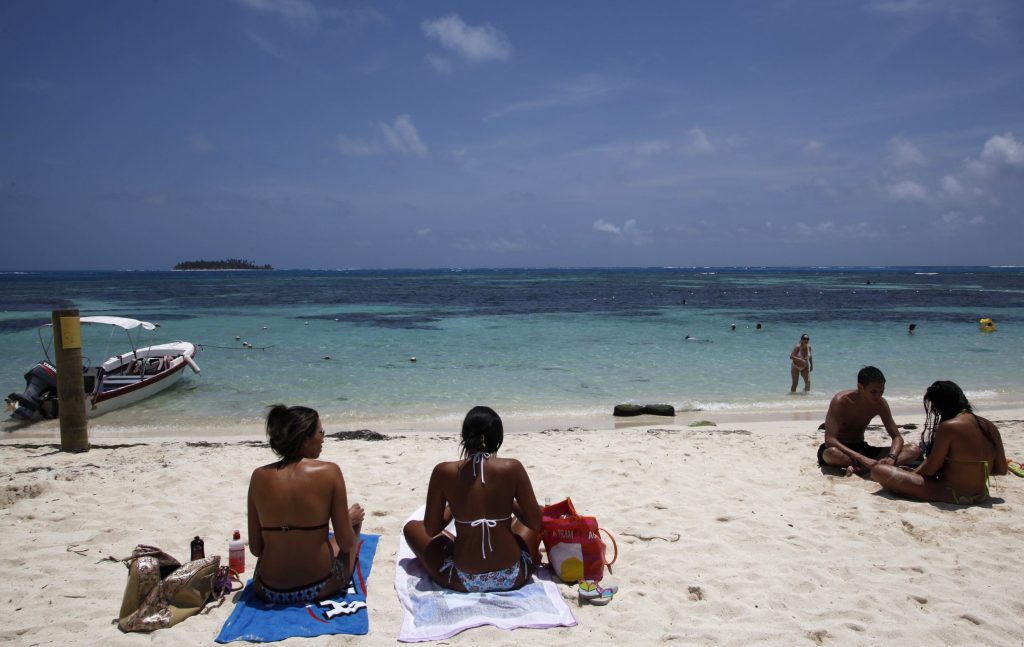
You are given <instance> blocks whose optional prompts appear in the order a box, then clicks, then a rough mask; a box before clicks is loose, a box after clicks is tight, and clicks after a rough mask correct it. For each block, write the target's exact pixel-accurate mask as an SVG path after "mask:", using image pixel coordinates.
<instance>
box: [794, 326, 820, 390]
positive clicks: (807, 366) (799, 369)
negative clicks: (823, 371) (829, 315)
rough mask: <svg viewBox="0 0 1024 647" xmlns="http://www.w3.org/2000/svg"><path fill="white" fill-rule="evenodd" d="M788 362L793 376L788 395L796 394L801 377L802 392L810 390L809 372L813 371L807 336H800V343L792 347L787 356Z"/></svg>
mask: <svg viewBox="0 0 1024 647" xmlns="http://www.w3.org/2000/svg"><path fill="white" fill-rule="evenodd" d="M789 361H790V362H792V364H791V365H790V368H789V372H790V374H791V375H792V376H793V383H792V384H791V385H790V386H789V392H790V393H796V385H797V382H798V381H799V380H800V376H801V375H802V376H803V378H804V391H810V390H811V371H813V370H814V359H813V358H812V357H811V338H810V336H809V335H807V334H803V335H801V336H800V343H799V344H797V345H796V346H794V347H793V350H792V352H790V354H789Z"/></svg>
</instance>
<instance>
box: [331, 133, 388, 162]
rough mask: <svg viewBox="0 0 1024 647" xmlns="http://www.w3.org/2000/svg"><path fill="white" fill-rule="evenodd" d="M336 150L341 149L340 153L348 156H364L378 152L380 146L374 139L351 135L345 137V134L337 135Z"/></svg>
mask: <svg viewBox="0 0 1024 647" xmlns="http://www.w3.org/2000/svg"><path fill="white" fill-rule="evenodd" d="M338 150H339V151H341V153H342V155H347V156H349V157H365V156H367V155H376V154H377V153H379V152H380V146H379V145H378V144H377V142H374V141H367V140H363V139H353V138H351V137H346V136H345V135H338Z"/></svg>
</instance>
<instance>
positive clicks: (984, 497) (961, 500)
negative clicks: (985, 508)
mask: <svg viewBox="0 0 1024 647" xmlns="http://www.w3.org/2000/svg"><path fill="white" fill-rule="evenodd" d="M946 491H947V492H949V494H950V495H951V496H952V498H953V505H974V504H976V503H985V502H986V501H988V498H989V494H988V492H982V493H981V494H975V495H974V496H958V495H957V493H956V489H955V488H951V487H949V486H948V485H947V486H946Z"/></svg>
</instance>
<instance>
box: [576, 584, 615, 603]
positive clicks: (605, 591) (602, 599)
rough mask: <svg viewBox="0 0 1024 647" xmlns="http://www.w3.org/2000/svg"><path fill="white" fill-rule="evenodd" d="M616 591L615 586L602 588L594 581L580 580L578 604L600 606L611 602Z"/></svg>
mask: <svg viewBox="0 0 1024 647" xmlns="http://www.w3.org/2000/svg"><path fill="white" fill-rule="evenodd" d="M618 591H619V587H617V586H608V587H602V586H601V585H600V584H598V583H597V582H595V581H594V580H582V581H581V582H580V588H579V596H580V597H579V601H580V604H582V603H583V602H584V601H587V602H589V603H591V604H596V605H598V606H602V605H605V604H608V603H609V602H611V601H612V598H613V597H614V596H615V594H616V593H618Z"/></svg>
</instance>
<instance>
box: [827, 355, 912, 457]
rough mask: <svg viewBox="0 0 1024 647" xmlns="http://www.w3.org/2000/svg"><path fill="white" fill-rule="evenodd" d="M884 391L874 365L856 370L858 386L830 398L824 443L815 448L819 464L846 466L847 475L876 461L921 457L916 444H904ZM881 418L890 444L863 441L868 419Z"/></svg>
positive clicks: (882, 381)
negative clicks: (876, 445) (880, 444)
mask: <svg viewBox="0 0 1024 647" xmlns="http://www.w3.org/2000/svg"><path fill="white" fill-rule="evenodd" d="M884 393H885V376H884V375H882V372H881V371H880V370H878V369H877V368H875V367H874V366H865V367H864V368H862V369H861V370H860V372H859V373H857V388H856V389H852V390H849V391H840V392H839V393H836V394H835V396H833V398H832V402H830V403H829V405H828V413H827V414H826V415H825V424H824V425H823V426H824V427H825V442H823V443H822V444H821V446H820V447H818V465H821V466H822V467H827V466H830V467H839V468H845V469H846V473H847V474H852V473H858V474H860V473H864V472H867V471H869V470H870V469H871V468H872V467H874V466H875V464H876V463H879V464H882V465H904V464H906V463H909V462H911V461H913V460H915V459H917V458H920V456H921V450H920V448H918V446H917V445H914V444H912V443H911V444H906V445H904V443H903V436H901V435H900V432H899V428H897V427H896V422H895V421H894V420H893V419H892V412H890V411H889V403H888V402H886V401H885V398H883V397H882V395H883V394H884ZM875 416H878V417H880V418H881V419H882V424H883V425H884V426H885V430H886V431H887V432H888V433H889V436H890V437H891V438H892V445H891V446H889V447H875V446H873V445H869V444H868V443H867V442H865V441H864V431H865V430H866V429H867V426H868V423H869V422H871V419H872V418H874V417H875Z"/></svg>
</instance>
